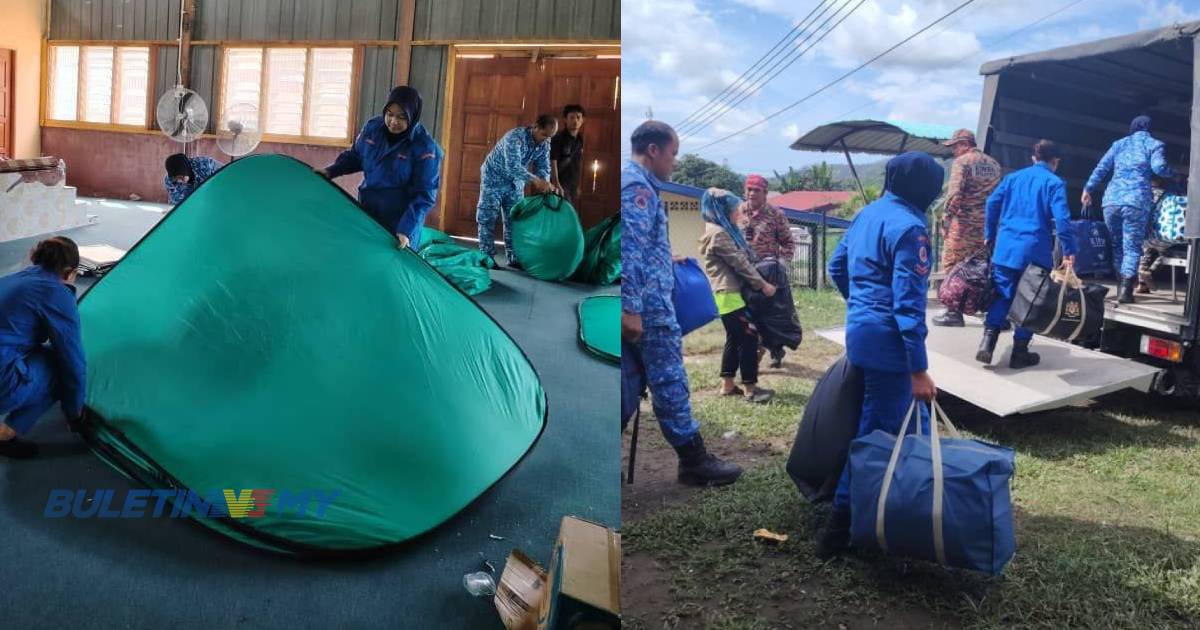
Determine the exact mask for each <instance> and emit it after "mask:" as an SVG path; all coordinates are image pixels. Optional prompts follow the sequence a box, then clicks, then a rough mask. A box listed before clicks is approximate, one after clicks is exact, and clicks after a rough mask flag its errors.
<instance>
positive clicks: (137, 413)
mask: <svg viewBox="0 0 1200 630" xmlns="http://www.w3.org/2000/svg"><path fill="white" fill-rule="evenodd" d="M80 315H81V319H82V323H83V335H84V347H85V351H86V353H87V357H88V381H89V382H88V394H87V407H86V412H85V419H84V428H83V433H84V436H85V438H86V439H87V440H88V441H89V444H90V445H91V447H92V448H93V450H94V451H95V452H96V453H97V454H98V455H99V456H100V457H101V458H102V459H104V460H105V461H106V462H108V463H109V464H110V465H112V466H114V467H115V468H117V469H118V470H119V471H121V472H122V473H123V474H125V475H126V476H128V477H130V478H131V479H134V480H136V481H138V482H140V483H143V484H145V485H147V486H149V487H151V488H154V489H167V490H173V491H176V492H177V493H178V492H181V491H185V490H186V491H191V492H194V493H196V494H197V495H200V496H203V497H206V498H213V499H214V501H213V504H212V506H204V507H206V508H210V509H207V510H201V513H200V514H199V515H198V517H197V518H196V520H197V521H198V522H200V523H202V524H204V525H206V526H208V527H210V528H212V529H214V530H216V531H218V532H220V533H222V534H225V535H228V536H231V537H233V538H236V539H238V540H241V541H243V542H246V543H249V544H253V545H256V546H259V547H264V548H267V549H271V550H275V551H280V552H285V553H291V554H296V555H302V556H330V555H334V556H336V555H349V554H362V553H366V552H372V551H379V550H382V549H385V548H389V547H393V546H396V545H398V544H399V543H403V542H404V541H408V540H411V539H413V538H414V537H417V536H419V535H421V534H423V533H425V532H427V531H430V530H431V529H433V528H435V527H437V526H438V525H439V524H441V523H443V522H444V521H446V520H447V519H449V518H450V517H452V516H453V515H454V514H456V513H457V512H459V511H460V510H462V509H463V508H464V507H466V506H467V505H468V504H470V503H471V502H472V501H474V500H475V499H477V498H478V497H479V496H480V495H482V494H483V493H484V492H486V491H487V490H488V488H490V487H491V486H492V485H493V484H495V483H496V482H497V481H498V480H499V479H500V478H501V477H502V476H504V475H505V474H506V473H507V472H508V471H509V470H511V469H512V468H513V467H514V466H515V465H516V463H517V462H518V461H519V460H520V459H521V458H522V457H524V455H525V454H526V453H528V452H529V451H530V450H531V449H532V447H533V445H534V444H535V443H536V441H537V439H538V437H539V436H540V435H541V432H542V430H543V428H544V426H545V419H546V414H547V403H546V397H545V393H544V392H543V390H542V387H541V383H540V381H539V379H538V376H537V374H536V373H535V371H534V369H533V366H532V365H531V364H530V362H529V360H528V359H527V358H526V357H525V355H524V354H523V352H522V351H521V349H520V348H519V347H517V345H516V344H515V343H514V342H513V340H512V339H511V338H510V337H509V336H508V334H507V333H506V332H505V331H504V330H503V329H502V328H501V327H500V326H499V325H498V324H497V323H496V322H495V321H494V320H493V319H492V318H491V317H490V316H489V315H488V314H487V313H486V312H484V311H483V310H482V309H481V308H479V307H478V305H476V304H475V303H474V302H473V301H472V300H471V299H470V298H469V297H468V296H467V295H466V294H464V293H462V292H461V291H460V290H458V289H456V288H455V287H454V286H453V285H451V284H450V283H449V282H447V281H446V280H445V279H443V278H442V276H440V275H439V274H438V273H437V271H435V270H434V269H433V268H432V267H431V266H430V265H429V264H427V263H426V262H425V261H423V260H422V259H421V258H420V257H419V256H417V255H416V254H414V253H413V252H412V251H411V250H398V249H397V248H396V242H395V238H394V237H393V236H392V235H391V234H389V233H388V232H387V231H386V230H384V229H383V228H382V227H380V226H379V225H378V224H376V223H375V222H374V221H373V220H372V219H370V218H369V217H368V216H367V215H366V213H364V212H363V211H362V209H361V208H359V207H358V206H357V204H356V203H355V202H354V201H353V200H352V199H351V198H350V197H349V196H347V195H346V194H345V193H343V192H342V191H341V190H340V189H339V188H337V187H336V186H334V185H332V184H330V183H329V182H328V181H326V180H325V179H324V178H321V177H319V176H317V175H315V174H314V173H313V172H312V170H311V168H310V167H308V166H307V165H305V164H303V163H301V162H299V161H297V160H293V159H291V158H288V157H284V156H279V155H258V156H250V157H247V158H243V159H240V160H238V161H237V162H235V163H233V164H231V165H229V166H227V167H225V168H224V169H222V170H221V171H219V172H218V173H217V174H216V175H215V176H213V177H212V178H210V179H209V180H208V181H206V182H205V183H204V184H203V185H202V186H200V187H199V188H198V189H197V190H196V191H195V192H193V193H192V194H191V196H189V197H188V198H187V199H186V200H185V201H184V202H183V203H181V204H180V205H179V206H178V207H176V208H175V210H174V211H172V212H171V214H170V215H168V216H167V217H166V218H165V219H163V220H162V221H161V222H160V223H159V224H158V225H157V226H156V227H155V228H154V229H153V230H151V231H150V232H149V233H148V234H147V235H146V236H145V237H144V238H143V239H142V240H141V241H140V242H139V243H138V244H137V245H136V246H134V247H133V248H132V249H131V250H130V251H129V252H128V254H127V255H126V256H125V258H124V259H123V260H122V261H121V262H120V263H119V264H117V265H116V266H115V267H114V268H113V269H112V270H111V271H110V272H109V273H108V274H107V275H106V276H104V277H103V278H102V279H101V280H100V281H98V282H97V283H96V285H95V286H94V287H93V288H92V289H91V290H90V291H89V292H88V293H87V294H86V296H85V297H84V299H82V300H81V302H80ZM255 490H258V491H260V496H267V497H269V500H265V501H261V502H258V501H256V502H255V503H256V504H257V505H256V506H255V507H257V508H258V511H259V512H261V514H260V515H257V516H247V515H246V514H244V513H239V510H235V509H234V507H235V505H234V501H232V500H230V499H232V498H248V496H249V495H244V494H243V493H246V492H251V491H255ZM263 490H266V491H269V492H268V493H266V494H265V495H263V494H261V491H263ZM181 496H184V495H182V494H174V495H172V498H170V500H171V501H172V502H174V503H175V504H176V505H175V507H176V508H182V509H192V508H195V507H196V506H189V505H184V506H179V505H178V503H179V501H181V499H180V498H179V497H181ZM322 497H323V498H325V499H329V498H330V497H332V501H329V502H328V503H327V505H324V509H323V511H321V512H319V513H318V511H317V510H318V509H319V508H321V507H322V506H321V498H322ZM222 498H224V499H225V501H221V499H222ZM306 499H307V500H306ZM222 503H224V505H221V504H222ZM243 507H244V506H243Z"/></svg>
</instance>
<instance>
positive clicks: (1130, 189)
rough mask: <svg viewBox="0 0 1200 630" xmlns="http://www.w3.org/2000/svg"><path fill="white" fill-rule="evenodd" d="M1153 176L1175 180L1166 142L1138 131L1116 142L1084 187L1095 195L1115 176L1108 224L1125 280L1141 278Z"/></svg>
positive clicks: (1107, 204)
mask: <svg viewBox="0 0 1200 630" xmlns="http://www.w3.org/2000/svg"><path fill="white" fill-rule="evenodd" d="M1151 174H1154V175H1158V176H1159V177H1171V176H1173V175H1174V172H1173V171H1171V167H1170V166H1168V165H1167V160H1166V157H1165V156H1164V154H1163V143H1162V142H1160V141H1158V140H1155V139H1154V138H1153V137H1152V136H1151V135H1150V132H1148V131H1138V132H1135V133H1132V134H1130V135H1128V136H1125V137H1124V138H1121V139H1120V140H1117V141H1116V142H1114V143H1112V146H1111V147H1109V149H1108V152H1107V153H1105V154H1104V157H1102V158H1100V163H1099V164H1097V165H1096V168H1095V169H1094V170H1093V171H1092V176H1091V177H1089V178H1088V181H1087V185H1086V186H1084V190H1086V191H1087V192H1088V193H1093V192H1095V191H1096V189H1097V188H1099V187H1100V184H1102V183H1103V182H1104V180H1106V179H1108V178H1109V176H1112V181H1110V182H1109V183H1108V188H1107V189H1106V190H1105V191H1104V203H1103V207H1104V222H1105V223H1107V224H1108V233H1109V237H1110V238H1111V239H1112V252H1113V266H1114V267H1116V268H1117V271H1119V272H1120V274H1121V277H1122V278H1133V277H1135V276H1136V275H1137V269H1138V262H1139V261H1140V259H1141V257H1142V241H1143V240H1144V239H1145V237H1146V228H1147V226H1148V224H1149V222H1150V211H1151V210H1152V209H1153V207H1154V197H1153V194H1152V192H1151V189H1150V176H1151Z"/></svg>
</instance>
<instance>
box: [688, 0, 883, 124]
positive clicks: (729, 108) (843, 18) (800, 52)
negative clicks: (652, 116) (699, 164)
mask: <svg viewBox="0 0 1200 630" xmlns="http://www.w3.org/2000/svg"><path fill="white" fill-rule="evenodd" d="M852 2H853V0H846V2H845V3H844V4H842V5H841V6H840V7H838V8H837V10H836V11H834V13H833V15H831V16H829V17H828V18H825V21H824V22H822V23H821V25H820V26H818V27H817V29H816V30H814V31H813V32H812V33H811V34H810V35H809V37H807V38H805V40H804V41H803V42H801V43H800V44H799V45H797V50H798V52H796V53H795V54H794V55H792V56H791V58H790V59H789V60H788V61H787V63H786V64H784V66H783V67H782V68H779V69H778V70H775V69H776V68H777V67H779V64H780V63H782V62H783V59H780V60H779V61H776V62H775V65H773V66H771V68H770V70H768V72H770V71H771V70H774V73H772V74H771V75H770V76H769V77H767V78H766V79H765V80H763V81H761V82H760V83H759V84H758V85H757V86H755V87H754V88H753V89H751V90H748V91H745V92H743V93H742V95H741V96H740V97H738V99H737V100H736V101H734V102H732V103H729V104H727V105H726V106H725V107H724V109H723V110H721V111H718V112H712V113H710V115H709V116H708V117H707V119H706V120H703V121H699V122H698V123H696V124H693V126H692V128H691V129H689V130H687V131H685V132H684V133H683V136H684V137H691V136H695V135H696V134H697V133H699V132H700V131H701V130H703V129H704V128H706V127H708V126H709V125H711V124H712V123H713V122H715V121H716V120H717V119H718V118H720V117H721V116H724V115H725V114H727V113H729V112H730V111H732V110H733V109H734V108H735V107H737V106H738V105H740V104H742V103H743V102H745V101H746V99H748V98H750V97H751V96H754V95H755V94H757V93H758V91H759V90H761V89H762V88H763V87H765V86H766V85H767V84H768V83H770V82H771V81H774V80H775V78H776V77H778V76H779V75H780V74H782V73H783V72H784V71H785V70H787V69H788V68H790V67H791V66H792V64H794V63H796V60H798V59H800V57H803V56H804V54H805V53H807V52H808V51H809V50H812V49H813V48H814V47H815V46H816V45H817V44H819V43H821V41H823V40H824V39H825V38H826V37H828V36H829V34H830V33H832V32H833V31H834V30H835V29H837V27H838V26H839V25H841V23H842V22H845V21H846V18H849V17H850V15H852V14H853V13H854V12H855V11H857V10H858V9H859V7H861V6H862V5H863V3H865V2H866V0H859V2H858V4H856V5H855V6H854V7H852V8H851V9H850V11H849V12H847V13H845V14H844V15H842V16H841V17H840V18H839V19H838V20H837V22H835V23H834V24H833V26H831V27H829V28H828V29H827V30H825V32H823V33H821V34H820V36H819V37H817V39H816V41H813V42H812V43H811V44H808V47H807V48H804V49H803V50H799V48H800V46H803V45H804V44H807V43H808V41H809V40H811V39H812V38H813V37H814V36H816V35H817V33H818V32H819V31H820V29H822V28H824V27H825V25H826V24H828V23H829V22H830V21H831V20H833V19H834V18H837V17H838V14H839V13H841V11H842V9H844V8H846V7H847V6H849V5H850V4H851V3H852Z"/></svg>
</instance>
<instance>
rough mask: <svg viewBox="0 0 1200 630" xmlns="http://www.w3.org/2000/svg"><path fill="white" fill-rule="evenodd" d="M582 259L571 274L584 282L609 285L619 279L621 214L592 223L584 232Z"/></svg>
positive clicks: (572, 277)
mask: <svg viewBox="0 0 1200 630" xmlns="http://www.w3.org/2000/svg"><path fill="white" fill-rule="evenodd" d="M583 240H584V251H583V260H582V261H581V262H580V263H579V268H578V269H576V270H575V274H574V275H572V276H571V279H572V280H575V281H578V282H583V283H586V284H596V285H609V284H613V283H614V282H617V281H618V280H620V279H621V215H620V214H617V215H614V216H611V217H608V218H607V219H605V220H603V221H601V222H600V223H597V224H596V225H593V226H592V227H590V228H588V230H587V232H584V235H583Z"/></svg>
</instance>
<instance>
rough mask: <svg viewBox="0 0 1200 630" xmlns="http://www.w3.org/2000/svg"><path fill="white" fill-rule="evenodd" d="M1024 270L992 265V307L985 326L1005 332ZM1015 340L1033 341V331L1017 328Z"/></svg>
mask: <svg viewBox="0 0 1200 630" xmlns="http://www.w3.org/2000/svg"><path fill="white" fill-rule="evenodd" d="M1024 272H1025V270H1024V269H1013V268H1012V267H1005V266H1002V265H995V264H993V265H992V289H993V291H994V292H995V293H994V294H993V296H992V305H991V306H989V307H988V311H987V318H986V319H985V320H984V325H985V326H987V327H988V328H995V329H996V330H1003V329H1004V325H1005V324H1006V323H1007V322H1008V308H1009V307H1010V306H1012V301H1013V297H1014V296H1016V294H1017V284H1018V283H1020V282H1021V274H1022V273H1024ZM1013 339H1016V340H1018V341H1024V340H1026V339H1033V331H1031V330H1029V329H1028V328H1021V327H1019V326H1018V327H1017V329H1016V331H1014V332H1013Z"/></svg>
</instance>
